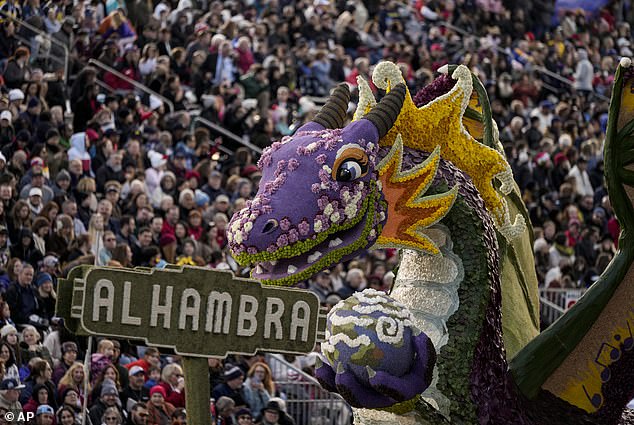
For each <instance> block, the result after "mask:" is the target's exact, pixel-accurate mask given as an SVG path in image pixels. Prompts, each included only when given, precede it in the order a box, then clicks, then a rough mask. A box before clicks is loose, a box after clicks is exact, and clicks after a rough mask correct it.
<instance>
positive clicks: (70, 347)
mask: <svg viewBox="0 0 634 425" xmlns="http://www.w3.org/2000/svg"><path fill="white" fill-rule="evenodd" d="M48 340H49V338H48V336H47V338H46V339H45V341H44V343H45V344H46V342H47V341H48ZM49 351H50V352H51V353H52V354H53V356H55V350H51V349H50V348H49ZM61 353H62V356H61V357H62V358H61V360H60V361H59V362H57V366H55V369H53V376H52V377H51V380H52V381H53V382H54V383H55V385H57V384H59V380H60V379H62V377H63V376H64V375H65V374H66V372H68V369H69V368H70V367H71V366H72V365H73V364H74V363H75V361H76V360H77V354H78V353H79V350H78V349H77V344H75V343H74V342H72V341H66V342H64V343H63V344H62V347H61ZM56 358H59V357H56Z"/></svg>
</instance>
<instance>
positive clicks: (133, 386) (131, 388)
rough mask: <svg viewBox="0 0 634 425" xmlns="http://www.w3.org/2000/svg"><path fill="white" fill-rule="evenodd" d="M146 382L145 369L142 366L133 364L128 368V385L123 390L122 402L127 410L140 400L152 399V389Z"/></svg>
mask: <svg viewBox="0 0 634 425" xmlns="http://www.w3.org/2000/svg"><path fill="white" fill-rule="evenodd" d="M144 383H145V370H143V368H142V367H141V366H132V367H131V368H130V369H129V370H128V386H127V387H125V388H124V389H123V391H121V404H122V405H123V406H124V407H125V409H126V410H127V411H130V410H131V409H132V407H133V406H134V405H135V404H136V403H138V402H144V403H146V402H147V401H149V400H150V390H149V389H148V388H146V387H145V386H144V385H143V384H144Z"/></svg>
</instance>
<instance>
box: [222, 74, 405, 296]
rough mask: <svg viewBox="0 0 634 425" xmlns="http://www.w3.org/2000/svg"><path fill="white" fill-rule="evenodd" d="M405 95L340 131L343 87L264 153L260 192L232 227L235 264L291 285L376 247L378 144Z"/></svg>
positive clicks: (381, 209) (397, 90) (381, 214)
mask: <svg viewBox="0 0 634 425" xmlns="http://www.w3.org/2000/svg"><path fill="white" fill-rule="evenodd" d="M405 95H406V88H405V86H404V85H399V86H396V87H394V89H393V90H391V91H390V93H389V94H388V95H386V96H385V97H384V98H383V99H382V100H381V102H379V103H378V104H377V105H376V106H374V108H373V109H372V110H371V111H370V112H369V113H368V114H366V115H365V116H364V118H363V119H359V120H357V121H355V122H353V123H351V124H348V125H347V126H345V127H343V125H344V121H345V118H346V110H347V107H348V101H349V97H350V92H349V89H348V86H347V85H345V84H342V85H340V86H338V87H337V88H336V89H335V91H334V92H333V94H332V96H331V97H330V99H329V100H328V102H327V103H326V105H324V107H323V108H322V109H321V111H320V112H319V114H318V115H317V116H316V117H315V118H314V120H313V121H311V122H308V123H306V124H305V125H303V126H302V127H301V128H299V129H298V131H297V132H296V133H295V134H294V135H293V136H291V137H284V138H283V139H281V140H280V141H278V142H275V143H273V144H272V145H271V146H270V147H269V148H267V149H266V150H265V151H264V152H263V154H262V157H261V158H260V161H259V163H258V166H259V167H260V169H261V170H262V180H261V181H260V187H259V190H258V193H257V194H256V196H255V197H254V199H253V200H251V201H249V202H247V206H246V208H244V209H243V210H241V211H240V212H238V213H237V214H235V215H234V216H233V218H232V219H231V222H230V223H229V230H228V241H229V246H230V248H231V251H232V253H233V255H234V256H235V258H236V260H237V261H238V262H239V263H240V264H242V265H253V266H254V267H253V277H254V278H256V279H259V280H261V281H263V282H265V283H268V284H277V285H292V284H295V283H297V282H300V281H302V280H305V279H307V278H309V277H311V276H312V275H314V274H315V273H317V272H319V271H320V270H323V269H324V268H328V267H331V266H332V265H334V264H336V263H338V262H341V261H346V260H347V259H348V258H350V257H352V256H353V255H355V254H358V252H359V251H360V250H363V249H366V248H368V247H370V246H371V245H373V244H374V243H375V242H376V240H377V238H378V236H379V234H380V233H381V228H382V226H383V224H384V223H385V221H386V219H387V203H386V201H385V199H384V197H383V194H382V191H381V183H380V181H379V179H378V169H377V161H378V157H377V154H378V152H379V139H380V138H382V137H383V136H385V134H387V132H388V131H389V129H390V128H391V127H392V125H393V123H394V121H395V120H396V118H397V117H398V114H399V112H400V109H401V106H402V105H403V101H404V98H405Z"/></svg>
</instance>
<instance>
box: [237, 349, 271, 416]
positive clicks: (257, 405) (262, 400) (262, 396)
mask: <svg viewBox="0 0 634 425" xmlns="http://www.w3.org/2000/svg"><path fill="white" fill-rule="evenodd" d="M243 394H244V399H245V401H246V402H247V405H248V406H249V408H250V409H251V411H252V412H254V414H255V420H256V421H258V420H260V418H261V412H262V410H263V409H264V407H266V405H267V403H268V402H269V399H270V398H271V397H273V396H274V395H275V383H274V382H273V380H272V378H271V369H269V367H268V366H267V365H266V363H262V362H257V363H254V364H253V365H252V366H251V368H249V372H248V373H247V379H246V381H245V382H244V386H243Z"/></svg>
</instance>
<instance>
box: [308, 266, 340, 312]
mask: <svg viewBox="0 0 634 425" xmlns="http://www.w3.org/2000/svg"><path fill="white" fill-rule="evenodd" d="M309 289H310V290H311V291H312V292H314V293H315V294H316V295H317V296H318V297H319V301H320V302H321V303H322V304H325V303H326V297H328V295H329V294H331V293H332V292H335V291H334V288H333V287H332V278H331V276H330V270H322V271H320V272H319V273H318V274H317V276H315V277H314V278H313V279H311V281H310V285H309Z"/></svg>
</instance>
